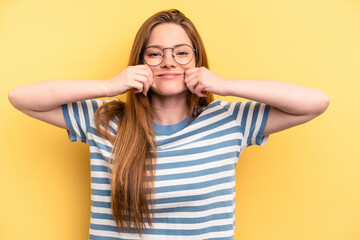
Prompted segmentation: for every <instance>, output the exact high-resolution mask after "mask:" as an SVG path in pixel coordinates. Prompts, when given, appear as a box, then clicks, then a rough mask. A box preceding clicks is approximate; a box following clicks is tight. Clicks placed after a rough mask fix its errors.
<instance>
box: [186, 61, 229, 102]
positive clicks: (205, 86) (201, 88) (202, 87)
mask: <svg viewBox="0 0 360 240" xmlns="http://www.w3.org/2000/svg"><path fill="white" fill-rule="evenodd" d="M184 81H185V84H186V87H187V88H188V89H189V90H190V91H191V92H192V93H194V94H196V95H197V96H199V97H206V92H211V93H214V94H217V95H220V96H226V95H227V92H228V90H227V88H228V86H229V79H226V78H222V77H219V76H218V75H216V74H215V73H213V72H211V71H210V70H209V69H207V68H206V67H199V68H190V69H187V70H186V71H185V79H184Z"/></svg>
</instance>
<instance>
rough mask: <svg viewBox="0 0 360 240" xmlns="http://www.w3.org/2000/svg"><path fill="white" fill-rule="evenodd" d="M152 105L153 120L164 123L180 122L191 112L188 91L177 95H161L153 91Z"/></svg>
mask: <svg viewBox="0 0 360 240" xmlns="http://www.w3.org/2000/svg"><path fill="white" fill-rule="evenodd" d="M151 105H152V113H153V121H154V122H156V123H158V124H162V125H171V124H176V123H179V122H181V121H182V120H184V119H185V118H186V117H187V116H188V113H189V107H188V105H187V102H186V92H184V93H182V94H179V95H175V96H160V95H157V94H154V93H152V95H151Z"/></svg>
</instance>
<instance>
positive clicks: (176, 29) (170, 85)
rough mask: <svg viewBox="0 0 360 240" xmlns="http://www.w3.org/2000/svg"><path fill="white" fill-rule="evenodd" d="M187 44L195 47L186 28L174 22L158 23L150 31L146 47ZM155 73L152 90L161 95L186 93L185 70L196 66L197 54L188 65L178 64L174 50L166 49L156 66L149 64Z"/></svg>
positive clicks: (172, 46)
mask: <svg viewBox="0 0 360 240" xmlns="http://www.w3.org/2000/svg"><path fill="white" fill-rule="evenodd" d="M179 44H187V45H189V46H191V47H192V48H193V47H194V46H193V44H192V43H191V40H190V38H189V37H188V35H187V34H186V32H185V30H184V29H183V28H182V27H181V26H179V25H177V24H172V23H162V24H159V25H157V26H156V27H155V28H153V30H152V31H151V33H150V38H149V41H148V43H147V46H146V47H149V46H157V47H160V48H167V47H170V48H174V47H175V45H179ZM149 67H150V68H151V70H152V72H153V75H154V82H153V85H152V86H151V90H152V91H153V92H154V93H155V94H158V95H161V96H173V95H178V94H182V93H184V92H185V91H186V90H187V88H186V85H185V83H184V72H185V70H186V69H189V68H193V67H195V56H194V57H193V59H192V60H191V61H190V62H189V63H188V64H186V65H180V64H178V63H177V62H176V61H175V60H174V58H173V57H172V50H171V49H165V50H164V59H163V61H162V62H161V64H160V65H158V66H156V67H151V66H149Z"/></svg>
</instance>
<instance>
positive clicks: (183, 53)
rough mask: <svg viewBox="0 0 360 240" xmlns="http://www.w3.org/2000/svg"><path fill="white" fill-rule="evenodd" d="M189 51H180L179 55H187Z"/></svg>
mask: <svg viewBox="0 0 360 240" xmlns="http://www.w3.org/2000/svg"><path fill="white" fill-rule="evenodd" d="M187 54H188V53H187V52H178V53H177V55H187Z"/></svg>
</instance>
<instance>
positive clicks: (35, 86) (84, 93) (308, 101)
mask: <svg viewBox="0 0 360 240" xmlns="http://www.w3.org/2000/svg"><path fill="white" fill-rule="evenodd" d="M183 43H186V44H189V45H190V46H192V43H191V41H190V39H189V37H188V36H187V34H186V32H185V31H184V30H183V29H182V27H181V26H179V25H176V24H169V23H164V24H160V25H158V26H156V27H155V28H154V29H153V30H152V32H151V34H150V38H149V41H148V45H147V46H150V45H159V46H161V47H162V48H165V47H173V46H174V45H176V44H183ZM195 66H196V65H195V60H194V59H193V60H192V61H191V62H190V63H188V64H187V65H179V64H177V63H176V62H175V61H174V59H173V58H172V56H171V50H165V56H164V60H163V62H162V63H161V64H160V65H159V66H156V67H151V66H148V65H146V64H143V65H137V66H129V67H127V68H125V69H124V70H123V71H122V72H120V73H119V74H117V75H116V76H114V77H113V78H110V79H107V80H70V79H67V80H65V79H56V80H47V81H42V82H36V83H31V84H28V85H23V86H19V87H17V88H15V89H13V90H12V91H11V92H9V95H8V97H9V100H10V102H11V103H12V104H13V106H14V107H15V108H17V109H18V110H20V111H22V112H23V113H25V114H27V115H29V116H31V117H34V118H36V119H39V120H41V121H44V122H47V123H50V124H52V125H55V126H58V127H61V128H65V129H67V126H66V124H65V120H64V118H63V115H62V109H61V105H62V104H66V103H69V102H75V101H81V100H86V99H93V98H100V97H113V96H117V95H120V94H123V93H125V92H127V91H128V90H130V89H134V90H135V92H136V93H138V94H144V95H146V94H147V92H148V91H149V89H150V88H151V90H152V99H151V100H152V107H153V116H154V122H157V123H160V124H165V125H167V124H175V123H178V122H180V121H182V120H184V119H185V118H186V116H187V113H188V109H187V106H186V91H187V89H189V90H190V91H191V92H192V93H194V94H196V95H198V96H200V97H202V96H204V91H208V92H211V93H214V94H217V95H221V96H236V97H241V98H245V99H249V100H253V101H257V102H262V103H266V104H268V105H270V106H271V107H270V112H269V116H268V121H267V124H266V127H265V130H264V133H263V135H268V134H271V133H275V132H278V131H282V130H285V129H287V128H290V127H293V126H296V125H299V124H303V123H305V122H307V121H310V120H311V119H313V118H315V117H317V116H319V115H320V114H322V113H323V112H324V111H325V110H326V109H327V107H328V105H329V97H328V96H327V95H326V94H325V93H324V92H322V91H321V90H318V89H313V88H308V87H304V86H300V85H297V84H293V83H288V82H281V81H272V80H254V79H252V80H249V79H227V78H223V77H220V76H218V75H217V74H215V73H213V72H212V71H210V70H209V69H207V68H205V67H200V68H197V67H195ZM165 72H175V73H180V74H181V75H178V76H176V77H174V78H168V77H164V76H160V74H162V73H165Z"/></svg>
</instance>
